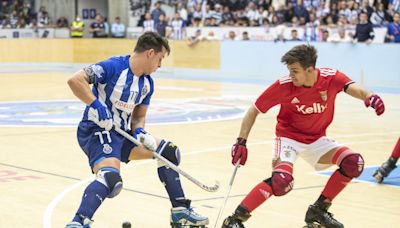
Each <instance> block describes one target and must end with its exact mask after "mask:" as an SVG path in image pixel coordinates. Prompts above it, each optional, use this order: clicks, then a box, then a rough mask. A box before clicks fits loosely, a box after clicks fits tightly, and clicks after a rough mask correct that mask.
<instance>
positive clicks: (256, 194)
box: [242, 181, 273, 213]
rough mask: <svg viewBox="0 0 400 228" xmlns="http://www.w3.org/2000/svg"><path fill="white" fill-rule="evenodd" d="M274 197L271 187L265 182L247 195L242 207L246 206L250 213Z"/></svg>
mask: <svg viewBox="0 0 400 228" xmlns="http://www.w3.org/2000/svg"><path fill="white" fill-rule="evenodd" d="M272 195H273V193H272V188H271V186H269V185H268V184H267V183H265V182H264V181H263V182H261V183H259V184H258V185H257V186H256V187H254V188H253V190H251V192H250V193H249V194H247V196H246V198H244V200H243V201H242V205H243V206H245V207H246V208H247V210H249V213H250V212H252V211H253V210H254V209H256V208H257V207H258V206H260V205H261V204H262V203H264V201H266V200H267V199H268V198H269V197H270V196H272Z"/></svg>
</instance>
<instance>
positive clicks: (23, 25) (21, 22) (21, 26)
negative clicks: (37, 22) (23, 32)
mask: <svg viewBox="0 0 400 228" xmlns="http://www.w3.org/2000/svg"><path fill="white" fill-rule="evenodd" d="M26 26H27V25H26V21H25V18H23V17H20V18H19V19H18V28H19V29H24V28H26Z"/></svg>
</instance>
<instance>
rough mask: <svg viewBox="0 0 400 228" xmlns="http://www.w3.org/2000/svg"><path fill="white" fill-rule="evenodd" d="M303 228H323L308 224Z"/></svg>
mask: <svg viewBox="0 0 400 228" xmlns="http://www.w3.org/2000/svg"><path fill="white" fill-rule="evenodd" d="M303 228H324V227H323V226H321V225H320V224H316V223H310V224H307V225H305V226H303Z"/></svg>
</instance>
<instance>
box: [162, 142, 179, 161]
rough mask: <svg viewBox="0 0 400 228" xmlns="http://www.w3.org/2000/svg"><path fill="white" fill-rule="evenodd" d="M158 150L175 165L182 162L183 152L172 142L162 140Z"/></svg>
mask: <svg viewBox="0 0 400 228" xmlns="http://www.w3.org/2000/svg"><path fill="white" fill-rule="evenodd" d="M156 152H157V153H158V154H160V155H161V156H163V157H164V158H166V159H167V160H168V161H170V162H172V163H174V164H175V165H179V163H180V162H181V152H180V150H179V148H178V147H177V146H176V145H175V144H173V143H172V142H168V141H165V140H161V142H160V144H159V145H158V147H157V149H156Z"/></svg>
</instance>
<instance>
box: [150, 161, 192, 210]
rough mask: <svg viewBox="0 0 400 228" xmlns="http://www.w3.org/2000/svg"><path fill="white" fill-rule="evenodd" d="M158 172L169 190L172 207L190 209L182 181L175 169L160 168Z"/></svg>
mask: <svg viewBox="0 0 400 228" xmlns="http://www.w3.org/2000/svg"><path fill="white" fill-rule="evenodd" d="M157 171H158V177H159V178H160V181H161V182H162V183H163V184H164V186H165V189H166V190H167V193H168V196H169V200H170V201H171V204H172V207H182V206H183V207H188V204H187V200H186V198H185V194H184V193H183V189H182V185H181V181H180V179H179V174H178V173H177V172H176V171H174V170H173V169H170V168H167V167H165V166H161V167H159V168H158V170H157Z"/></svg>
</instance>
